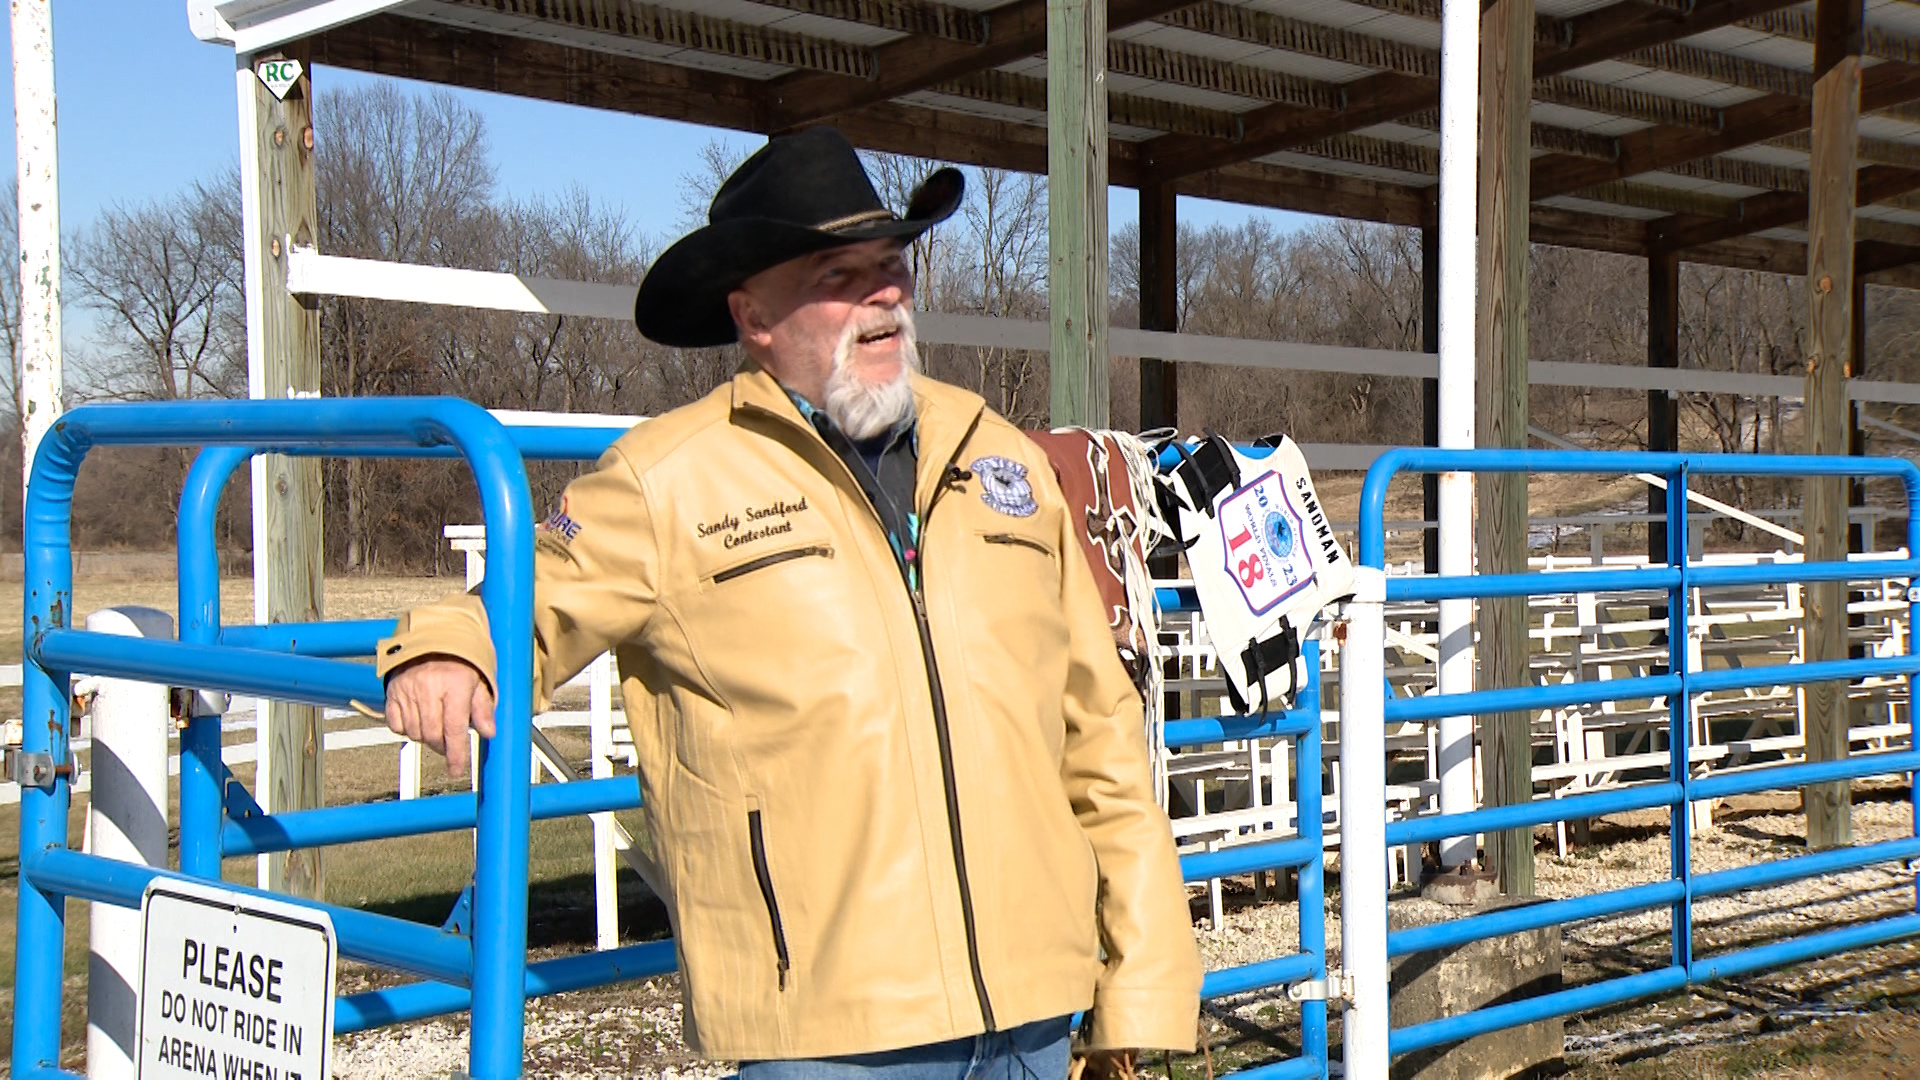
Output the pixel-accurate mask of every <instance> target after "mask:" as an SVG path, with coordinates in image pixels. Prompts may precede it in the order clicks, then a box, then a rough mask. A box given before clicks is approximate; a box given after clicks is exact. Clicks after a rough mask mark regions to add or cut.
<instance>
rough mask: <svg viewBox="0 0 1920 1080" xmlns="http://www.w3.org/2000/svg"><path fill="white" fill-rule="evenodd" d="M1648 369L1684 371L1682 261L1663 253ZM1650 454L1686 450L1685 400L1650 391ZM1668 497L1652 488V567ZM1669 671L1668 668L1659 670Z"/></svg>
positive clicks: (1661, 551) (1663, 552)
mask: <svg viewBox="0 0 1920 1080" xmlns="http://www.w3.org/2000/svg"><path fill="white" fill-rule="evenodd" d="M1647 366H1648V367H1649V368H1677V367H1679V366H1680V256H1679V254H1678V253H1677V252H1672V251H1662V252H1655V253H1654V254H1652V255H1649V256H1647ZM1647 449H1648V450H1653V451H1656V452H1667V451H1673V450H1678V449H1680V399H1679V397H1678V396H1676V395H1674V394H1670V393H1668V392H1667V391H1665V390H1649V391H1647ZM1666 512H1667V492H1666V489H1665V488H1657V487H1654V486H1652V485H1648V486H1647V513H1649V514H1659V515H1661V520H1659V521H1649V522H1647V561H1648V562H1649V563H1665V562H1666V561H1667V523H1666V520H1665V515H1666ZM1666 617H1667V603H1666V601H1665V600H1664V599H1662V600H1659V601H1656V602H1654V603H1653V604H1650V605H1649V606H1648V609H1647V618H1648V619H1650V620H1659V619H1665V618H1666ZM1666 642H1667V635H1666V631H1664V630H1656V631H1654V640H1653V644H1655V645H1664V644H1666ZM1659 671H1661V672H1664V671H1666V665H1664V664H1662V665H1659Z"/></svg>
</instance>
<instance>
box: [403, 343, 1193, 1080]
mask: <svg viewBox="0 0 1920 1080" xmlns="http://www.w3.org/2000/svg"><path fill="white" fill-rule="evenodd" d="M915 395H916V398H917V401H918V406H919V419H918V437H919V464H918V479H917V483H916V493H915V499H916V501H917V503H918V512H919V514H920V516H921V520H922V521H923V522H924V524H923V527H922V532H921V543H920V552H921V560H922V563H921V565H922V575H923V578H922V580H923V583H924V589H923V591H924V597H923V598H922V597H915V596H914V595H912V594H911V593H910V592H909V590H908V588H907V586H906V583H905V580H904V579H903V577H902V575H901V573H900V569H899V564H898V562H897V561H896V559H895V558H894V555H893V553H892V551H891V549H890V548H889V546H888V543H887V540H886V538H885V535H884V533H883V531H882V529H881V526H880V522H879V518H878V516H877V515H876V514H875V513H874V511H873V509H872V507H871V505H870V504H869V503H868V502H867V499H866V497H865V496H864V495H863V494H862V493H861V491H860V489H859V487H858V486H857V485H856V484H855V482H854V479H853V477H852V475H851V474H850V473H849V472H848V470H847V467H846V465H845V464H843V463H842V461H841V459H840V458H839V457H837V456H836V455H835V454H834V453H833V451H832V450H830V449H829V448H828V447H827V445H826V444H825V443H824V442H823V441H822V440H821V439H820V437H819V435H818V433H816V432H815V431H814V430H813V429H812V428H811V427H810V426H809V425H807V424H806V423H805V422H804V421H803V420H802V419H801V417H800V415H799V413H798V411H797V410H796V409H795V407H794V405H793V404H792V402H791V401H790V400H789V399H788V398H787V396H786V394H785V392H784V391H783V390H781V388H780V387H779V385H778V384H777V383H775V382H774V380H773V379H772V378H771V377H769V376H767V375H766V374H764V373H762V372H759V371H747V372H743V373H742V374H740V375H738V376H736V377H735V378H734V379H733V381H732V382H731V383H730V384H729V385H726V386H722V387H721V388H720V389H718V390H716V391H715V392H714V393H712V394H711V395H709V396H707V397H706V398H704V399H703V400H701V401H698V402H696V403H694V404H692V405H690V406H687V407H686V408H683V409H679V410H677V411H675V412H673V413H671V414H669V415H667V416H663V417H661V418H659V419H657V420H652V421H649V422H648V423H645V424H642V425H640V426H639V427H637V428H636V429H635V430H633V431H632V432H630V433H628V434H627V435H625V436H624V437H622V438H621V439H620V440H619V441H618V442H617V443H615V444H614V446H613V447H612V448H611V449H610V450H609V451H608V452H607V454H606V456H605V457H603V458H602V459H601V462H600V467H599V469H598V470H597V471H595V472H593V473H591V474H589V475H587V476H584V477H582V478H580V479H578V480H575V481H574V482H573V483H572V484H571V485H570V486H569V487H568V489H567V493H566V498H565V501H564V502H563V503H562V506H561V509H560V511H559V512H558V513H556V514H555V515H554V517H553V518H552V519H550V520H549V522H548V524H547V526H546V527H545V528H544V529H543V530H542V531H541V532H540V533H539V534H538V536H537V543H536V552H537V555H536V561H535V576H536V585H535V602H534V630H535V633H536V636H537V638H538V641H537V644H536V649H535V677H536V681H537V684H538V685H537V687H536V693H535V697H536V700H538V701H539V702H541V703H542V705H543V706H544V704H545V703H546V702H547V701H548V700H549V695H550V694H551V692H552V690H553V688H554V687H556V686H558V685H559V684H561V683H563V682H564V681H566V680H567V679H569V678H571V677H572V676H573V675H574V674H575V673H576V672H578V671H579V670H580V669H581V668H583V667H584V666H585V665H586V664H587V663H588V662H589V661H590V660H591V659H592V658H593V657H595V656H596V655H598V654H599V653H601V652H603V651H605V650H607V649H613V650H614V651H615V655H616V657H617V659H618V661H619V666H620V671H621V678H622V680H623V683H622V690H623V693H624V695H625V702H626V708H627V715H628V718H629V722H630V724H631V726H632V729H633V739H634V745H635V746H636V747H637V748H638V750H639V755H640V774H641V788H642V793H643V796H644V799H645V804H646V814H647V823H648V825H649V827H650V828H651V830H652V834H653V838H654V844H655V848H656V851H657V854H658V857H659V862H660V869H661V871H662V874H661V876H662V877H663V879H664V884H665V888H666V891H667V893H668V894H669V895H667V896H665V897H663V899H664V900H665V901H666V903H667V906H668V910H669V911H670V913H671V914H672V918H673V925H674V930H675V934H676V937H677V940H678V947H679V950H680V960H681V968H682V971H683V973H684V978H685V986H686V994H687V999H688V1004H689V1012H690V1014H691V1023H690V1024H689V1025H688V1037H689V1040H690V1041H691V1042H692V1043H693V1045H694V1046H695V1047H696V1048H698V1049H699V1050H700V1051H701V1052H703V1053H706V1054H708V1055H710V1056H713V1057H720V1058H733V1059H768V1058H792V1057H817V1056H826V1055H839V1054H849V1053H860V1052H867V1051H875V1050H881V1049H889V1048H895V1047H902V1046H914V1045H920V1044H924V1043H931V1042H940V1041H944V1040H948V1039H955V1038H961V1037H964V1036H969V1035H973V1034H977V1033H979V1032H981V1031H984V1030H988V1029H1007V1028H1012V1027H1015V1026H1017V1025H1019V1024H1022V1023H1026V1022H1029V1021H1033V1020H1040V1019H1046V1018H1050V1017H1056V1016H1062V1015H1065V1014H1068V1013H1072V1012H1075V1011H1076V1010H1081V1009H1087V1008H1092V1009H1093V1017H1094V1024H1093V1039H1094V1043H1093V1045H1095V1046H1096V1047H1103V1048H1116V1047H1156V1048H1169V1049H1191V1048H1192V1046H1193V1043H1194V1033H1195V1020H1196V1013H1197V1011H1198V1005H1199V1001H1198V995H1199V987H1200V963H1199V956H1198V952H1197V950H1196V948H1195V945H1194V940H1193V934H1192V929H1191V923H1190V921H1189V918H1188V913H1187V902H1186V894H1185V890H1184V888H1183V886H1182V885H1181V883H1180V877H1179V870H1178V867H1177V864H1176V862H1175V857H1174V849H1173V843H1172V840H1171V837H1170V833H1169V829H1168V825H1167V821H1166V818H1165V816H1164V815H1163V814H1162V813H1161V811H1160V810H1159V809H1158V808H1157V807H1156V806H1155V804H1154V799H1153V795H1152V791H1151V789H1150V787H1149V779H1148V776H1149V772H1148V762H1147V755H1146V747H1145V740H1144V739H1143V737H1142V729H1141V716H1140V703H1139V700H1138V698H1137V697H1136V696H1135V693H1134V690H1133V688H1132V686H1131V685H1130V684H1129V683H1128V680H1127V677H1126V675H1125V673H1124V671H1123V670H1122V668H1121V666H1120V662H1119V660H1118V658H1117V657H1116V655H1115V653H1114V648H1113V639H1112V637H1111V635H1110V634H1109V633H1108V629H1107V622H1106V617H1105V615H1104V613H1103V612H1102V610H1101V607H1100V604H1099V602H1098V600H1097V599H1096V597H1095V592H1094V583H1093V578H1092V576H1091V574H1090V573H1089V571H1088V569H1087V566H1086V562H1085V559H1084V557H1083V556H1082V554H1081V552H1080V548H1079V545H1078V544H1077V543H1076V542H1075V540H1074V537H1073V529H1074V528H1075V524H1074V522H1072V521H1071V520H1069V515H1068V513H1067V512H1066V510H1065V507H1064V505H1063V503H1062V500H1061V497H1060V494H1059V491H1058V489H1057V488H1056V486H1055V482H1054V479H1053V476H1052V474H1051V472H1050V471H1049V469H1048V467H1047V463H1046V458H1045V457H1044V455H1043V454H1042V453H1041V452H1040V450H1039V449H1038V448H1037V447H1036V446H1034V445H1033V444H1032V443H1030V442H1029V441H1028V440H1027V439H1026V438H1025V437H1024V436H1022V435H1021V434H1020V432H1019V431H1018V430H1017V429H1015V428H1014V427H1013V426H1012V425H1011V424H1009V423H1007V422H1006V421H1005V420H1003V419H1001V418H1000V417H999V416H996V415H994V414H993V413H991V412H988V411H987V410H986V409H985V407H984V404H983V403H982V401H981V400H980V399H979V398H978V397H976V396H974V395H972V394H970V393H967V392H966V391H964V390H960V389H957V388H954V387H951V386H947V385H944V384H942V383H939V382H935V381H932V380H925V379H922V380H918V381H916V383H915ZM993 458H1000V459H1004V460H1005V461H1008V462H1012V463H1016V464H1017V465H1019V466H1023V467H1024V470H1025V480H1026V482H1027V484H1028V485H1030V487H1031V492H1032V494H1031V500H1029V499H1028V498H1027V496H1026V495H1025V493H1024V492H1023V491H1022V490H1021V485H1020V484H1018V483H1017V482H1015V483H1008V482H1007V479H1008V477H1009V476H1011V475H1012V474H1013V473H1014V472H1017V471H1018V470H1013V469H1008V468H1005V467H997V465H996V463H995V462H994V461H992V460H990V459H993ZM956 468H957V469H959V470H966V471H968V472H969V473H970V475H967V476H965V477H964V478H962V477H961V476H959V475H958V474H956V473H955V471H954V470H955V469H956ZM989 496H991V498H989ZM1035 502H1037V508H1033V509H1029V507H1031V506H1033V504H1034V503H1035ZM996 504H997V505H998V507H999V509H996ZM1009 511H1011V512H1009ZM1022 512H1024V513H1022ZM436 653H437V654H451V655H454V656H459V657H463V658H465V659H467V660H469V661H472V662H473V663H474V664H475V666H477V667H479V668H480V669H481V670H482V671H483V672H491V671H492V670H493V656H492V650H491V648H490V646H489V645H488V643H487V638H486V634H485V632H484V624H483V621H482V616H481V613H480V610H479V607H478V603H477V601H475V600H472V599H470V598H467V597H456V598H452V599H450V600H448V601H443V602H441V603H439V604H435V605H430V606H428V607H425V608H421V609H418V610H415V611H414V612H412V613H411V614H409V615H408V616H407V617H406V618H404V619H402V620H401V623H400V628H399V630H398V631H397V636H396V637H395V638H393V639H390V640H389V641H386V642H383V643H382V645H381V648H380V671H381V674H382V675H383V676H384V675H386V674H387V673H388V672H389V671H391V670H392V669H393V668H395V667H397V666H399V665H400V664H403V663H405V662H406V661H408V660H412V659H415V658H417V657H420V656H424V655H429V654H436Z"/></svg>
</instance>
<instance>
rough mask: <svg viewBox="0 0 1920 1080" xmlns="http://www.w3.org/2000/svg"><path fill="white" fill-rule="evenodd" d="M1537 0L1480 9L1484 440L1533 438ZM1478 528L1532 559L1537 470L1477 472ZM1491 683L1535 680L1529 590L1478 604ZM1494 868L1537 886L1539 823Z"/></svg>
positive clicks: (1509, 769) (1494, 798) (1498, 764)
mask: <svg viewBox="0 0 1920 1080" xmlns="http://www.w3.org/2000/svg"><path fill="white" fill-rule="evenodd" d="M1533 9H1534V5H1533V0H1494V2H1493V3H1492V4H1491V5H1490V6H1487V7H1485V8H1483V9H1482V14H1481V16H1480V148H1481V149H1480V198H1479V204H1480V228H1479V232H1480V248H1479V251H1480V270H1479V274H1480V291H1479V308H1478V331H1477V336H1478V337H1479V340H1480V349H1479V358H1478V366H1477V369H1476V372H1475V376H1474V385H1475V398H1476V401H1475V409H1476V411H1477V413H1478V419H1477V421H1476V423H1475V432H1476V434H1477V439H1476V442H1477V444H1478V445H1480V446H1483V447H1524V446H1526V444H1527V189H1528V170H1529V167H1530V166H1529V158H1530V151H1531V147H1530V145H1529V131H1530V127H1529V121H1528V116H1527V111H1528V106H1529V104H1530V102H1529V97H1530V91H1531V90H1532V85H1533V79H1532V72H1533ZM1475 486H1476V495H1477V497H1478V506H1477V507H1476V511H1477V512H1476V514H1475V518H1476V520H1475V523H1474V535H1475V539H1476V542H1477V547H1478V548H1479V553H1480V570H1479V572H1480V573H1482V574H1507V573H1522V572H1524V571H1525V570H1526V568H1527V478H1526V477H1525V476H1524V475H1519V474H1511V473H1483V474H1481V475H1480V476H1478V477H1476V479H1475ZM1478 621H1479V629H1480V682H1479V685H1480V686H1481V687H1483V688H1487V689H1492V688H1495V687H1510V686H1525V685H1527V602H1526V598H1525V597H1502V598H1498V599H1491V600H1482V601H1480V611H1479V620H1478ZM1530 721H1531V717H1530V716H1529V715H1528V714H1527V713H1525V712H1512V713H1500V714H1497V715H1492V716H1487V717H1485V718H1483V721H1482V722H1483V723H1484V724H1485V725H1486V726H1485V727H1484V728H1483V729H1482V735H1481V740H1480V743H1481V746H1482V748H1483V755H1482V768H1483V770H1484V771H1483V774H1482V776H1481V785H1480V786H1481V791H1482V793H1483V797H1484V801H1485V802H1486V804H1487V805H1489V806H1505V805H1510V804H1515V803H1524V802H1529V801H1531V800H1532V798H1533V743H1532V739H1531V736H1530V731H1529V727H1530ZM1487 866H1488V868H1489V869H1494V870H1497V871H1498V873H1499V877H1500V889H1501V891H1502V892H1504V893H1506V894H1508V895H1510V896H1531V895H1533V830H1532V829H1530V828H1525V829H1512V830H1508V831H1506V832H1502V833H1488V834H1487Z"/></svg>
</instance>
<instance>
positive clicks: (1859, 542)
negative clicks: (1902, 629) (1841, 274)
mask: <svg viewBox="0 0 1920 1080" xmlns="http://www.w3.org/2000/svg"><path fill="white" fill-rule="evenodd" d="M1858 261H1859V260H1858V257H1857V253H1856V258H1855V263H1856V266H1855V268H1854V274H1853V312H1852V314H1853V329H1852V333H1851V335H1850V336H1849V344H1848V353H1847V355H1848V357H1849V358H1850V360H1849V363H1848V364H1847V374H1848V377H1850V378H1854V379H1864V378H1866V376H1867V279H1866V276H1865V275H1863V274H1861V273H1860V272H1859V267H1858V265H1857V263H1858ZM1864 408H1865V406H1864V405H1863V404H1862V403H1861V402H1858V401H1854V400H1852V398H1851V397H1849V398H1848V400H1847V453H1849V454H1851V455H1853V456H1854V457H1862V456H1864V455H1865V454H1866V452H1867V433H1866V432H1865V431H1863V430H1861V427H1860V412H1861V410H1862V409H1864ZM1866 505H1867V485H1866V480H1865V478H1863V477H1859V476H1855V477H1850V478H1849V479H1848V480H1847V550H1848V551H1849V552H1854V553H1856V554H1857V553H1859V552H1863V551H1866V550H1867V549H1868V548H1869V547H1870V546H1872V545H1871V544H1870V543H1869V541H1870V540H1871V539H1872V537H1871V536H1870V535H1869V532H1868V530H1870V529H1872V528H1873V526H1872V525H1870V524H1868V523H1867V521H1866V520H1865V519H1864V518H1856V517H1855V514H1856V513H1857V512H1858V511H1859V510H1861V509H1862V508H1864V507H1865V506H1866ZM1866 598H1867V594H1866V593H1865V592H1863V591H1861V590H1860V589H1859V588H1857V587H1854V588H1849V589H1848V590H1847V605H1848V608H1847V630H1848V635H1847V657H1848V658H1849V659H1852V660H1859V659H1862V658H1864V657H1865V656H1866V655H1867V646H1866V643H1865V642H1855V641H1854V640H1853V635H1852V630H1853V628H1855V627H1863V626H1865V625H1867V617H1866V615H1865V614H1864V613H1859V612H1855V611H1854V610H1853V605H1854V604H1857V603H1860V602H1861V601H1864V600H1865V599H1866ZM1857 718H1858V717H1857V714H1856V713H1854V712H1853V711H1852V709H1851V708H1850V709H1849V710H1848V713H1847V720H1848V722H1849V723H1852V722H1853V721H1854V720H1855V719H1857ZM1848 749H1849V750H1851V749H1852V745H1851V744H1849V745H1848Z"/></svg>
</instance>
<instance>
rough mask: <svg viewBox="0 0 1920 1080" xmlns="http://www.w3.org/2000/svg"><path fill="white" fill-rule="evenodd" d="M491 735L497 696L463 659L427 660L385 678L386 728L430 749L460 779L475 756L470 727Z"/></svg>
mask: <svg viewBox="0 0 1920 1080" xmlns="http://www.w3.org/2000/svg"><path fill="white" fill-rule="evenodd" d="M469 724H471V725H472V728H473V730H475V731H477V732H479V733H480V734H481V735H482V736H485V737H487V738H492V737H493V732H494V716H493V695H492V694H491V693H490V692H488V690H487V684H486V681H485V680H484V679H482V678H481V677H480V673H479V672H478V671H475V670H474V669H473V667H472V666H471V665H469V664H467V663H466V662H465V661H461V660H447V659H431V658H430V659H425V660H419V661H416V662H414V663H413V664H410V665H408V666H407V667H404V668H402V669H400V670H399V671H398V672H396V673H395V674H394V675H393V676H392V677H391V678H390V679H388V680H387V727H388V729H390V730H392V731H394V732H395V733H397V734H400V735H404V736H406V737H407V738H409V739H412V740H413V741H415V742H418V743H424V744H426V745H427V746H429V747H431V748H432V749H433V750H434V752H435V753H438V754H440V755H442V756H444V757H445V758H446V759H447V772H448V773H450V774H451V775H454V776H459V775H461V774H462V773H464V772H466V770H467V760H468V758H470V757H471V756H472V755H471V753H470V752H469V750H468V747H467V728H468V726H469Z"/></svg>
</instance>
